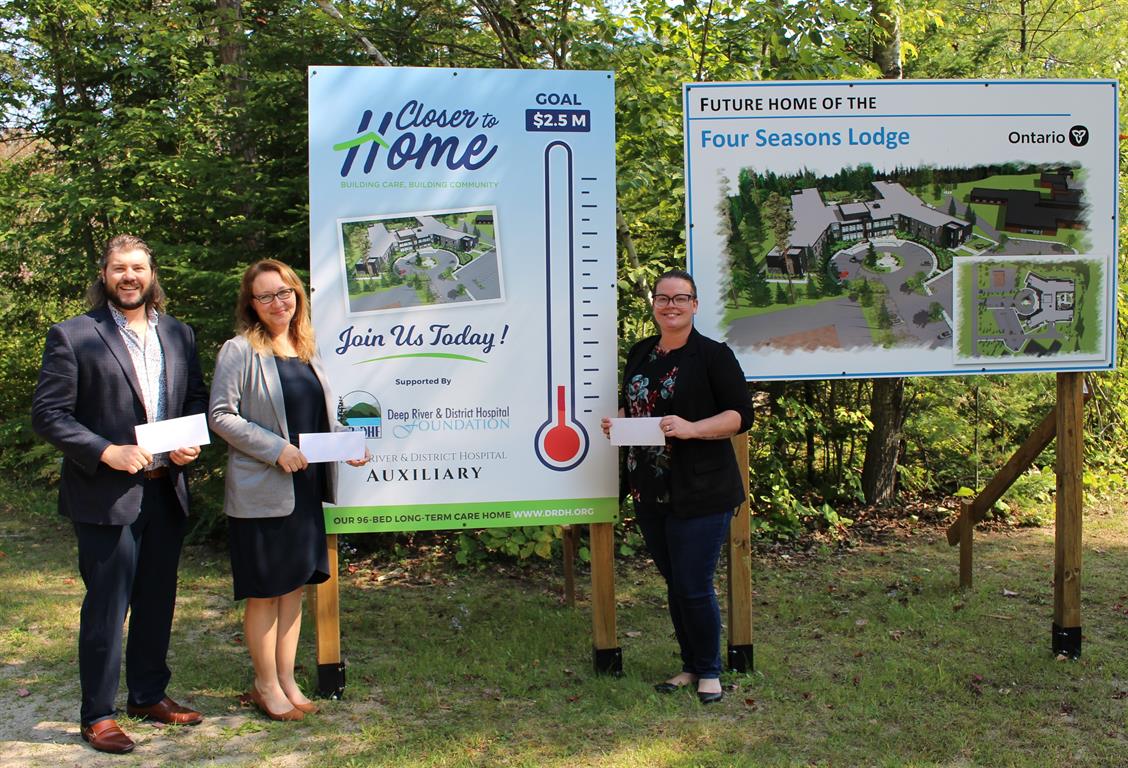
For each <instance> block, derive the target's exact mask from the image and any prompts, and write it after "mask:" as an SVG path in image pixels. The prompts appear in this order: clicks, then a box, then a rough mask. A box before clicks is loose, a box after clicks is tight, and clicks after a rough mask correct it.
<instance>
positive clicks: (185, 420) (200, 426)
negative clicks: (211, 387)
mask: <svg viewBox="0 0 1128 768" xmlns="http://www.w3.org/2000/svg"><path fill="white" fill-rule="evenodd" d="M134 431H135V432H136V433H137V444H138V445H139V446H141V447H142V448H144V449H145V450H146V451H148V452H149V453H166V452H167V451H175V450H176V449H177V448H191V447H192V446H196V445H208V444H209V443H211V434H210V433H209V432H208V420H207V417H206V416H204V414H202V413H195V414H193V415H191V416H181V417H180V418H178V419H165V420H164V421H153V422H150V423H148V424H138V425H137V426H136V427H134Z"/></svg>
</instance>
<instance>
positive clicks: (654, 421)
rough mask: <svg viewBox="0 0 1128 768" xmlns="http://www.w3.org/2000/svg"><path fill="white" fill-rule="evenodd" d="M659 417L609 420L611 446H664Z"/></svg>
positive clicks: (664, 437)
mask: <svg viewBox="0 0 1128 768" xmlns="http://www.w3.org/2000/svg"><path fill="white" fill-rule="evenodd" d="M661 420H662V419H661V417H659V416H644V417H639V418H622V419H611V445H665V444H666V436H665V435H664V434H662V428H661V427H660V426H658V422H660V421H661Z"/></svg>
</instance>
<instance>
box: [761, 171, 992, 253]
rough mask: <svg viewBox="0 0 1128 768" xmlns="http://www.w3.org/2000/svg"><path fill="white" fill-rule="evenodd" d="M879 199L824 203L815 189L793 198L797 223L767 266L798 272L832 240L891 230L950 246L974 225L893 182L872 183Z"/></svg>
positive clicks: (808, 189)
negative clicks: (783, 246) (928, 202)
mask: <svg viewBox="0 0 1128 768" xmlns="http://www.w3.org/2000/svg"><path fill="white" fill-rule="evenodd" d="M873 188H874V190H875V191H876V192H877V195H878V197H877V199H875V200H872V201H862V202H853V203H834V204H830V205H828V204H827V203H826V201H824V200H823V197H822V193H821V192H819V190H818V189H815V188H813V187H812V188H807V189H802V190H800V191H799V192H797V193H795V194H794V195H792V196H791V214H792V218H793V220H794V222H795V224H794V226H793V228H792V231H791V237H790V238H789V245H788V248H787V252H786V253H782V254H781V253H780V251H779V249H778V248H773V249H772V250H771V251H770V252H769V253H768V255H767V266H768V269H770V270H777V271H779V272H782V273H784V274H790V275H800V274H803V273H805V272H807V271H808V270H809V269H810V268H811V266H812V265H813V264H814V263H815V262H816V260H817V259H818V258H819V256H820V255H822V249H823V247H824V246H825V245H826V243H827V242H829V241H831V240H863V239H869V238H873V237H881V236H884V235H892V234H893V233H894V232H895V231H898V230H899V231H902V232H908V233H910V234H911V235H912V236H913V237H917V238H920V239H922V240H926V241H928V242H931V243H934V244H936V245H938V246H942V247H944V248H954V247H955V246H957V245H959V244H960V243H963V242H964V241H965V240H967V239H968V238H969V237H971V229H972V225H971V224H969V223H968V222H966V221H964V220H963V219H959V218H956V217H955V216H950V215H948V214H947V213H944V212H942V211H938V210H936V209H935V208H933V207H931V206H929V205H926V204H925V203H924V202H923V201H921V199H920V198H918V197H916V196H915V195H913V194H910V193H909V192H908V191H907V190H906V189H905V188H904V187H903V186H901V185H900V184H897V183H895V182H888V181H875V182H873Z"/></svg>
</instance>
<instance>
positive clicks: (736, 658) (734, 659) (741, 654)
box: [728, 645, 754, 672]
mask: <svg viewBox="0 0 1128 768" xmlns="http://www.w3.org/2000/svg"><path fill="white" fill-rule="evenodd" d="M753 667H754V664H753V661H752V646H751V645H730V646H729V647H728V668H729V669H730V670H732V671H733V672H751V671H752V669H753Z"/></svg>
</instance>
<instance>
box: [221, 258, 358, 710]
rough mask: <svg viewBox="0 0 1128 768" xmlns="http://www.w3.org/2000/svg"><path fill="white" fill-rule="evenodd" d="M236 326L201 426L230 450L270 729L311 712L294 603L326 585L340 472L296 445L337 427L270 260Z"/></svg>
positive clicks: (309, 345)
mask: <svg viewBox="0 0 1128 768" xmlns="http://www.w3.org/2000/svg"><path fill="white" fill-rule="evenodd" d="M235 318H236V320H235V324H236V330H237V331H238V333H237V334H236V335H235V337H234V338H232V339H230V340H228V341H227V342H226V343H224V345H223V348H222V349H220V351H219V356H218V357H217V359H216V365H215V376H214V379H213V382H212V390H211V404H210V406H209V409H208V422H209V424H210V426H211V428H212V431H213V432H215V433H216V434H217V435H219V436H220V437H222V438H223V439H224V440H225V441H226V442H227V445H228V452H227V475H226V485H225V488H224V502H223V509H224V512H225V513H226V514H227V520H228V532H229V537H230V549H231V575H232V580H233V581H234V587H235V590H234V591H235V599H236V600H243V599H246V601H247V603H246V609H245V612H244V616H243V637H244V641H245V643H246V646H247V650H248V651H250V655H251V664H252V665H253V667H254V676H255V679H254V683H253V685H252V686H251V690H250V692H249V694H248V695H249V697H250V699H251V701H253V702H254V704H255V705H256V706H257V707H258V708H259V709H261V710H262V711H263V713H264V714H266V715H267V716H268V717H270V718H271V719H272V720H301V719H302V718H303V717H305V715H307V714H311V713H313V712H316V711H317V707H316V705H314V704H313V703H312V702H310V700H309V699H308V698H306V696H305V695H304V694H303V693H302V691H301V689H300V688H299V687H298V684H297V682H296V681H295V680H294V661H295V658H296V656H297V648H298V634H299V632H300V630H301V619H302V591H303V588H304V587H305V586H306V585H307V584H320V583H321V582H323V581H325V580H327V579H328V578H329V563H328V551H327V548H326V541H325V518H324V515H323V513H322V507H321V503H322V501H328V502H332V501H333V500H334V499H335V496H336V482H337V472H336V469H337V468H336V465H335V464H332V463H328V464H310V463H309V462H308V461H306V457H305V456H304V455H302V452H301V451H300V450H299V449H298V435H299V434H301V433H303V432H328V431H331V430H343V429H345V427H344V426H342V425H340V424H339V423H338V422H337V419H336V408H335V402H334V400H333V396H332V393H331V392H330V389H329V384H328V382H327V381H326V378H325V372H324V371H323V369H322V367H321V362H320V359H319V357H318V354H317V349H316V346H315V342H314V336H313V328H312V324H311V321H310V310H309V301H308V300H307V299H306V294H305V291H304V290H303V289H302V284H301V281H300V280H298V276H297V275H296V274H294V271H293V270H292V269H290V267H288V266H287V265H285V264H283V263H282V262H280V261H275V260H274V259H264V260H262V261H259V262H256V263H254V264H252V265H251V266H250V267H248V268H247V270H246V272H244V273H243V282H242V285H241V286H240V289H239V299H238V302H237V304H236V308H235ZM368 459H369V456H368V455H367V452H366V455H365V458H364V459H363V460H357V461H350V462H348V463H349V464H351V465H353V466H361V465H363V464H364V463H366V462H367V461H368Z"/></svg>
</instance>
